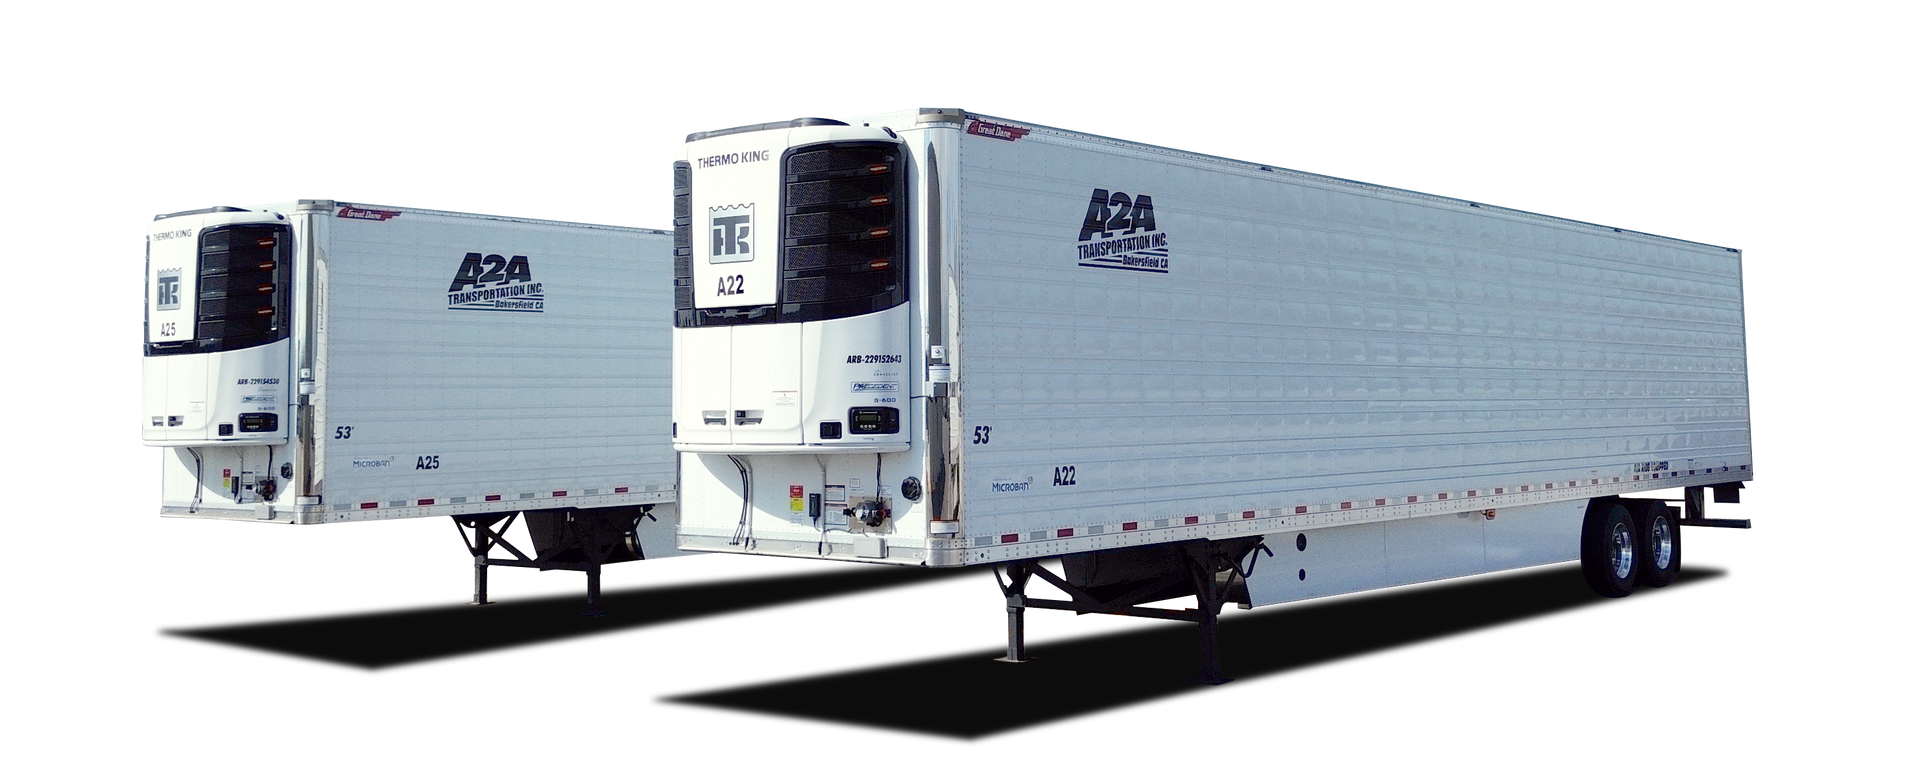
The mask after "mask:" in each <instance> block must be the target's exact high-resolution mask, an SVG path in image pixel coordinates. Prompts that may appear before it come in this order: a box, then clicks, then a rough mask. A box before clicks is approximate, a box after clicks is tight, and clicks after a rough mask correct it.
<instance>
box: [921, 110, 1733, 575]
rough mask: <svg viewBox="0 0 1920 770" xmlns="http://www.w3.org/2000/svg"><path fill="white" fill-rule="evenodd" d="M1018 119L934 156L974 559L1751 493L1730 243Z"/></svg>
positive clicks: (971, 123)
mask: <svg viewBox="0 0 1920 770" xmlns="http://www.w3.org/2000/svg"><path fill="white" fill-rule="evenodd" d="M983 120H990V121H994V122H992V123H985V124H984V125H985V126H986V127H987V128H988V130H974V129H975V128H977V127H978V124H981V122H982V121H983ZM1012 125H1014V124H1011V123H1009V122H1003V121H998V119H980V118H976V117H974V116H969V117H968V123H967V126H968V130H967V131H966V132H965V134H964V136H963V138H962V139H961V141H960V143H959V153H958V155H959V157H958V161H959V162H958V163H953V164H951V165H943V167H942V170H943V172H948V173H951V172H953V171H957V172H958V176H957V185H956V188H957V201H956V203H955V204H954V205H955V209H956V216H954V217H953V219H952V222H953V225H952V226H954V227H956V228H958V238H959V240H960V254H959V255H958V257H957V259H955V260H953V264H954V268H953V269H955V270H957V272H958V301H957V306H958V308H959V309H958V320H959V323H958V330H957V332H958V333H957V335H956V339H955V342H954V344H955V346H956V349H957V350H958V353H959V355H958V360H957V361H956V362H955V364H956V365H955V370H954V377H955V380H956V382H957V383H958V384H957V390H958V393H959V397H958V399H957V402H958V412H959V417H957V418H956V425H957V426H958V428H959V430H960V433H961V434H962V435H967V434H968V433H969V431H971V432H972V435H974V436H975V437H976V438H975V439H974V440H973V441H972V442H971V443H967V444H965V445H964V446H963V447H962V456H963V458H964V461H963V468H964V472H963V476H962V479H961V482H962V484H963V488H964V503H963V507H962V510H963V513H962V517H961V518H962V522H963V524H964V526H965V546H964V547H965V548H966V549H967V556H966V561H968V562H979V561H996V560H1002V559H1009V558H1026V557H1031V556H1035V555H1041V554H1045V553H1059V552H1066V551H1078V550H1089V549H1092V548H1108V547H1117V546H1122V545H1132V544H1138V543H1142V542H1165V541H1171V540H1182V539H1192V538H1195V537H1223V536H1237V535H1245V534H1258V533H1263V532H1273V531H1280V530H1284V529H1290V528H1300V527H1306V526H1331V525H1336V524H1344V523H1354V522H1358V521H1367V520H1373V519H1387V518H1404V517H1409V516H1418V515H1426V514H1438V513H1443V512H1451V511H1455V510H1463V509H1468V508H1475V507H1495V506H1502V505H1517V504H1522V503H1537V502H1545V501H1550V500H1556V499H1579V498H1588V497H1595V496H1599V495H1605V494H1614V493H1619V492H1628V491H1635V490H1642V489H1653V488H1660V487H1673V486H1683V485H1700V484H1710V483H1723V482H1729V481H1735V480H1742V479H1749V478H1751V477H1752V474H1751V463H1752V459H1751V450H1750V440H1749V433H1748V430H1749V428H1748V413H1747V386H1746V370H1745V363H1746V362H1745V344H1744V332H1743V317H1742V295H1741V283H1740V254H1739V253H1738V252H1737V251H1735V250H1731V249H1724V248H1719V247H1713V246H1706V245H1700V244H1693V243H1687V242H1682V241H1675V240H1671V239H1665V238H1658V237H1654V236H1647V235H1643V234H1639V233H1631V232H1620V231H1616V230H1613V229H1612V228H1604V227H1597V226H1593V225H1587V224H1582V223H1577V222H1570V221H1567V220H1559V219H1554V218H1550V217H1541V216H1537V215H1531V214H1526V213H1524V212H1516V211H1510V210H1504V209H1495V208H1492V207H1485V206H1480V205H1477V204H1471V203H1468V202H1465V201H1457V200H1452V199H1446V198H1439V197H1434V196H1427V195H1421V194H1417V193H1409V192H1405V191H1397V190H1391V189H1388V188H1379V187H1372V186H1367V185H1361V184H1356V183H1350V182H1345V181H1343V180H1337V179H1330V178H1324V177H1313V176H1311V175H1304V174H1299V173H1296V172H1288V171H1285V170H1276V169H1270V168H1267V167H1261V166H1256V165H1252V164H1245V163H1238V162H1233V161H1224V160H1221V159H1216V158H1208V157H1205V156H1198V155H1191V154H1185V153H1179V152H1175V151H1169V150H1162V149H1158V148H1150V147H1144V146H1140V145H1132V144H1127V143H1122V142H1115V141H1112V140H1106V139H1101V138H1098V137H1089V136H1085V135H1077V134H1071V133H1068V132H1061V131H1055V130H1051V129H1046V128H1043V127H1034V126H1017V127H1016V128H1017V130H1014V131H1004V130H994V129H995V126H1012ZM1009 136H1011V137H1012V138H1011V139H1009V138H1007V137H1009ZM942 160H943V162H944V160H945V159H942ZM1103 193H1104V196H1103V195H1102V194H1103ZM1115 193H1124V194H1126V195H1127V196H1128V197H1129V201H1136V202H1137V201H1139V200H1140V199H1142V198H1150V200H1151V206H1152V209H1151V210H1152V212H1153V219H1152V220H1151V224H1152V226H1153V228H1154V229H1153V230H1147V229H1145V227H1144V225H1145V224H1146V223H1145V222H1143V221H1142V219H1141V218H1140V217H1137V216H1136V217H1134V218H1132V219H1119V221H1118V222H1116V223H1114V224H1115V227H1114V228H1113V229H1112V230H1111V231H1107V232H1105V233H1104V234H1103V233H1102V232H1100V231H1099V230H1104V228H1098V229H1096V231H1094V232H1089V239H1088V240H1086V241H1081V240H1078V238H1079V236H1080V235H1081V234H1082V232H1083V226H1084V225H1085V224H1086V220H1087V218H1088V215H1089V209H1090V207H1092V208H1098V207H1099V204H1098V203H1097V202H1095V200H1094V199H1095V198H1096V197H1105V198H1106V199H1108V200H1107V202H1108V204H1110V205H1108V206H1107V207H1106V209H1107V213H1108V214H1109V215H1110V216H1117V215H1118V214H1120V213H1121V208H1122V207H1121V206H1119V205H1117V204H1114V202H1113V200H1112V197H1113V195H1114V194H1115ZM1101 224H1103V225H1104V224H1107V223H1105V222H1103V223H1101ZM1128 225H1133V226H1134V229H1133V230H1132V231H1131V232H1129V231H1128V230H1127V226H1128ZM1153 234H1158V235H1162V236H1164V238H1163V239H1155V238H1148V237H1140V236H1148V235H1153ZM1127 237H1137V238H1138V240H1136V241H1133V242H1131V243H1132V244H1133V245H1135V246H1137V248H1134V249H1118V250H1111V247H1109V248H1108V249H1101V248H1095V249H1087V250H1083V249H1082V248H1081V247H1082V246H1096V247H1097V246H1098V245H1099V244H1102V243H1107V242H1115V241H1119V240H1120V239H1123V238H1127ZM1129 254H1131V255H1132V256H1133V259H1131V260H1128V259H1125V257H1126V256H1127V255H1129ZM982 435H985V436H990V439H988V440H986V441H980V440H979V437H980V436H982ZM943 561H944V560H943Z"/></svg>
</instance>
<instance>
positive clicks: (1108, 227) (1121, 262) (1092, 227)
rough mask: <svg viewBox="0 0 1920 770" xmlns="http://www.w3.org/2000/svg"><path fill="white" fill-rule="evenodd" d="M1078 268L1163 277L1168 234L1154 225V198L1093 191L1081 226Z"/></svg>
mask: <svg viewBox="0 0 1920 770" xmlns="http://www.w3.org/2000/svg"><path fill="white" fill-rule="evenodd" d="M1079 248H1080V266H1081V267H1100V268H1106V269H1109V270H1133V271H1137V272H1142V273H1165V272H1167V270H1168V268H1169V267H1170V261H1171V260H1170V259H1169V258H1168V256H1167V253H1168V252H1167V234H1166V233H1163V232H1159V228H1158V227H1157V226H1155V224H1154V221H1153V196H1151V195H1128V194H1126V193H1123V192H1119V191H1107V190H1102V189H1095V190H1094V191H1093V197H1092V198H1091V199H1089V200H1088V201H1087V216H1086V218H1085V219H1083V220H1081V222H1080V247H1079Z"/></svg>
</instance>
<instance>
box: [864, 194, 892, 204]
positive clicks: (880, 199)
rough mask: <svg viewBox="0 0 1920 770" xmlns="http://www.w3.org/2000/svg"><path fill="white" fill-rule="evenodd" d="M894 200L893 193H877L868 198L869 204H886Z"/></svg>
mask: <svg viewBox="0 0 1920 770" xmlns="http://www.w3.org/2000/svg"><path fill="white" fill-rule="evenodd" d="M892 202H893V196H891V195H875V196H873V197H871V198H868V199H867V205H869V206H885V205H887V204H889V203H892Z"/></svg>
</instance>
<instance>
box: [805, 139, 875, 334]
mask: <svg viewBox="0 0 1920 770" xmlns="http://www.w3.org/2000/svg"><path fill="white" fill-rule="evenodd" d="M904 157H905V156H904V153H903V152H902V150H901V147H900V145H898V144H895V143H892V142H837V143H833V144H826V145H815V146H811V147H808V148H806V149H803V150H798V151H794V152H790V153H788V154H787V156H786V158H785V160H784V161H783V162H784V164H785V168H784V169H783V171H785V181H786V187H785V189H784V190H783V191H782V193H781V228H780V239H781V240H780V243H781V250H780V277H781V284H780V316H779V320H780V321H782V322H796V321H822V320H827V319H830V318H846V317H848V316H855V315H862V314H866V313H872V312H875V311H879V310H885V309H887V308H891V307H895V306H898V305H900V304H902V303H904V302H906V301H907V259H906V257H907V250H906V243H907V239H906V210H907V208H906V187H907V184H906V170H905V164H904V163H903V162H902V161H903V159H904Z"/></svg>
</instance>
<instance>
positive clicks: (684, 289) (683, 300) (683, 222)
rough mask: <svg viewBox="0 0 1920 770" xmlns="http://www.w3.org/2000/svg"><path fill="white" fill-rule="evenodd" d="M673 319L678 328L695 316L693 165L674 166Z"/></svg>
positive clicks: (675, 164)
mask: <svg viewBox="0 0 1920 770" xmlns="http://www.w3.org/2000/svg"><path fill="white" fill-rule="evenodd" d="M673 311H674V312H673V318H674V325H675V326H687V325H690V324H688V323H683V321H690V320H692V315H693V166H692V165H691V164H688V163H687V162H685V161H679V162H676V163H674V164H673Z"/></svg>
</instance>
